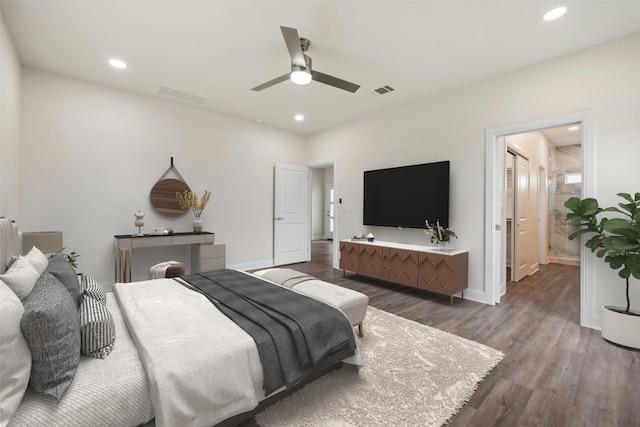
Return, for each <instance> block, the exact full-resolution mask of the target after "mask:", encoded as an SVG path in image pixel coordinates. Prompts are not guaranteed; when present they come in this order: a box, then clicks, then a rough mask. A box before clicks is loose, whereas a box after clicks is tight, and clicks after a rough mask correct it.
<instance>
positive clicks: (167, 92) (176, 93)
mask: <svg viewBox="0 0 640 427" xmlns="http://www.w3.org/2000/svg"><path fill="white" fill-rule="evenodd" d="M158 93H159V94H160V95H164V96H170V97H172V98H178V99H181V100H183V101H187V102H193V103H194V104H201V105H202V104H204V103H205V102H207V101H208V100H209V98H205V97H204V96H198V95H194V94H192V93H189V92H185V91H184V90H180V89H174V88H172V87H169V86H160V87H159V88H158Z"/></svg>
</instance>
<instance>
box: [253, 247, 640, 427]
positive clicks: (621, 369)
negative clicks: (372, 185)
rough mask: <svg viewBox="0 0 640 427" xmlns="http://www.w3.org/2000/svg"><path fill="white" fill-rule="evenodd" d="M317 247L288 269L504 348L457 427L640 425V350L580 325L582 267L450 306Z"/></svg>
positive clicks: (555, 270)
mask: <svg viewBox="0 0 640 427" xmlns="http://www.w3.org/2000/svg"><path fill="white" fill-rule="evenodd" d="M312 246H313V250H312V260H311V262H307V263H301V264H293V265H290V266H287V267H289V268H293V269H295V270H299V271H302V272H305V273H308V274H311V275H314V276H316V277H318V278H320V279H322V280H326V281H328V282H331V283H335V284H337V285H340V286H344V287H346V288H350V289H354V290H357V291H360V292H362V293H365V294H366V295H368V296H369V299H370V300H369V304H370V305H372V306H374V307H377V308H379V309H382V310H385V311H388V312H390V313H394V314H396V315H399V316H402V317H405V318H407V319H411V320H414V321H416V322H419V323H423V324H425V325H429V326H432V327H435V328H438V329H441V330H443V331H447V332H450V333H453V334H456V335H459V336H462V337H466V338H469V339H471V340H474V341H477V342H480V343H483V344H486V345H488V346H490V347H493V348H496V349H498V350H501V351H503V352H504V353H505V358H504V359H503V361H502V362H501V363H500V365H498V366H497V367H496V368H495V369H494V370H493V371H492V372H491V373H490V374H489V376H488V377H487V378H486V379H485V381H484V382H482V383H481V384H480V385H479V387H478V390H477V391H476V393H475V394H474V396H473V397H472V399H471V400H470V401H469V402H468V403H467V404H466V405H465V406H464V407H463V408H462V410H461V411H460V413H459V414H458V415H457V416H456V417H455V418H454V419H453V420H452V422H451V423H450V425H452V426H558V427H560V426H562V427H564V426H607V427H608V426H629V427H640V351H634V350H629V349H625V348H622V347H619V346H616V345H613V344H610V343H608V342H606V341H605V340H604V339H602V337H601V336H600V332H599V331H594V330H591V329H586V328H582V327H580V307H579V304H580V282H579V281H580V275H579V267H574V266H566V265H559V264H548V265H542V266H541V268H540V271H539V272H537V273H536V274H534V275H532V276H529V277H527V278H525V279H524V280H522V281H520V282H519V283H510V284H509V285H508V288H507V295H506V296H505V297H504V298H503V299H502V302H501V303H500V304H499V305H497V306H489V305H485V304H481V303H477V302H473V301H468V300H460V299H458V298H456V299H455V302H454V305H453V306H449V297H447V296H441V295H437V294H433V293H428V292H426V291H421V290H418V289H413V288H409V287H405V286H400V285H394V284H391V283H388V282H384V281H380V280H375V279H370V278H366V277H362V276H358V275H354V274H353V273H347V275H346V277H343V273H342V270H334V269H333V268H332V267H331V258H332V255H331V243H330V242H328V241H314V242H313V244H312ZM365 333H366V319H365ZM639 333H640V332H639ZM242 425H243V427H248V426H255V425H256V424H255V422H253V421H252V420H251V421H249V422H247V423H245V424H242Z"/></svg>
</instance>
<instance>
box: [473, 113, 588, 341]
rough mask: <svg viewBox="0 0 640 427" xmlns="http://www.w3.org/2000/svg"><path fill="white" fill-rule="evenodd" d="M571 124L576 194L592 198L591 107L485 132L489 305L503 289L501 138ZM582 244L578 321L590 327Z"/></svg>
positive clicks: (503, 174)
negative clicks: (576, 141) (577, 166)
mask: <svg viewBox="0 0 640 427" xmlns="http://www.w3.org/2000/svg"><path fill="white" fill-rule="evenodd" d="M575 123H579V124H580V126H581V129H582V134H581V148H582V161H581V166H582V177H581V178H582V183H581V186H582V194H581V195H580V197H583V198H584V197H592V196H593V193H594V176H593V171H594V167H593V165H594V160H595V149H594V134H595V132H594V129H595V112H594V111H593V110H586V111H580V112H576V113H569V114H564V115H559V116H555V117H549V118H545V119H540V120H533V121H530V122H523V123H517V124H514V125H508V126H502V127H498V128H492V129H487V131H486V150H487V152H486V154H487V157H486V174H487V176H486V198H487V199H486V215H485V254H486V256H485V301H486V302H487V303H489V304H496V303H499V302H500V296H501V295H502V294H503V293H504V292H505V290H506V278H507V275H506V236H505V233H506V217H505V186H506V183H505V175H506V174H505V173H504V171H505V155H506V139H505V138H504V137H506V136H508V135H516V134H520V133H525V132H532V131H536V130H542V129H548V128H554V127H559V126H568V125H571V124H575ZM536 170H538V169H536ZM583 243H584V242H582V243H581V244H580V248H581V249H580V324H581V325H582V326H585V327H589V328H593V327H594V324H595V320H594V307H593V299H594V285H593V260H592V258H591V257H586V256H585V251H584V249H583V248H582V244H583Z"/></svg>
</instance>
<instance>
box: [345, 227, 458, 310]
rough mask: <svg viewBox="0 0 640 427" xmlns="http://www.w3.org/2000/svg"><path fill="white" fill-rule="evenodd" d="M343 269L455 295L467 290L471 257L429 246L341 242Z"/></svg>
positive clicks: (376, 242)
mask: <svg viewBox="0 0 640 427" xmlns="http://www.w3.org/2000/svg"><path fill="white" fill-rule="evenodd" d="M340 268H341V269H342V270H343V272H346V271H353V272H354V273H357V274H361V275H363V276H368V277H375V278H377V279H382V280H388V281H390V282H394V283H399V284H402V285H408V286H413V287H416V288H420V289H425V290H427V291H431V292H436V293H439V294H444V295H449V297H450V304H451V305H453V295H454V294H456V293H458V292H460V293H461V296H462V298H464V290H465V289H466V288H467V286H468V276H469V253H468V252H467V251H458V250H453V251H443V250H438V249H436V248H432V247H428V246H419V245H407V244H402V243H393V242H379V241H374V242H368V241H363V240H357V241H352V240H341V241H340Z"/></svg>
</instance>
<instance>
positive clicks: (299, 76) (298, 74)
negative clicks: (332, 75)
mask: <svg viewBox="0 0 640 427" xmlns="http://www.w3.org/2000/svg"><path fill="white" fill-rule="evenodd" d="M290 78H291V81H292V82H294V83H295V84H297V85H307V84H309V83H311V73H309V72H307V71H306V70H294V71H292V72H291V77H290Z"/></svg>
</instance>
